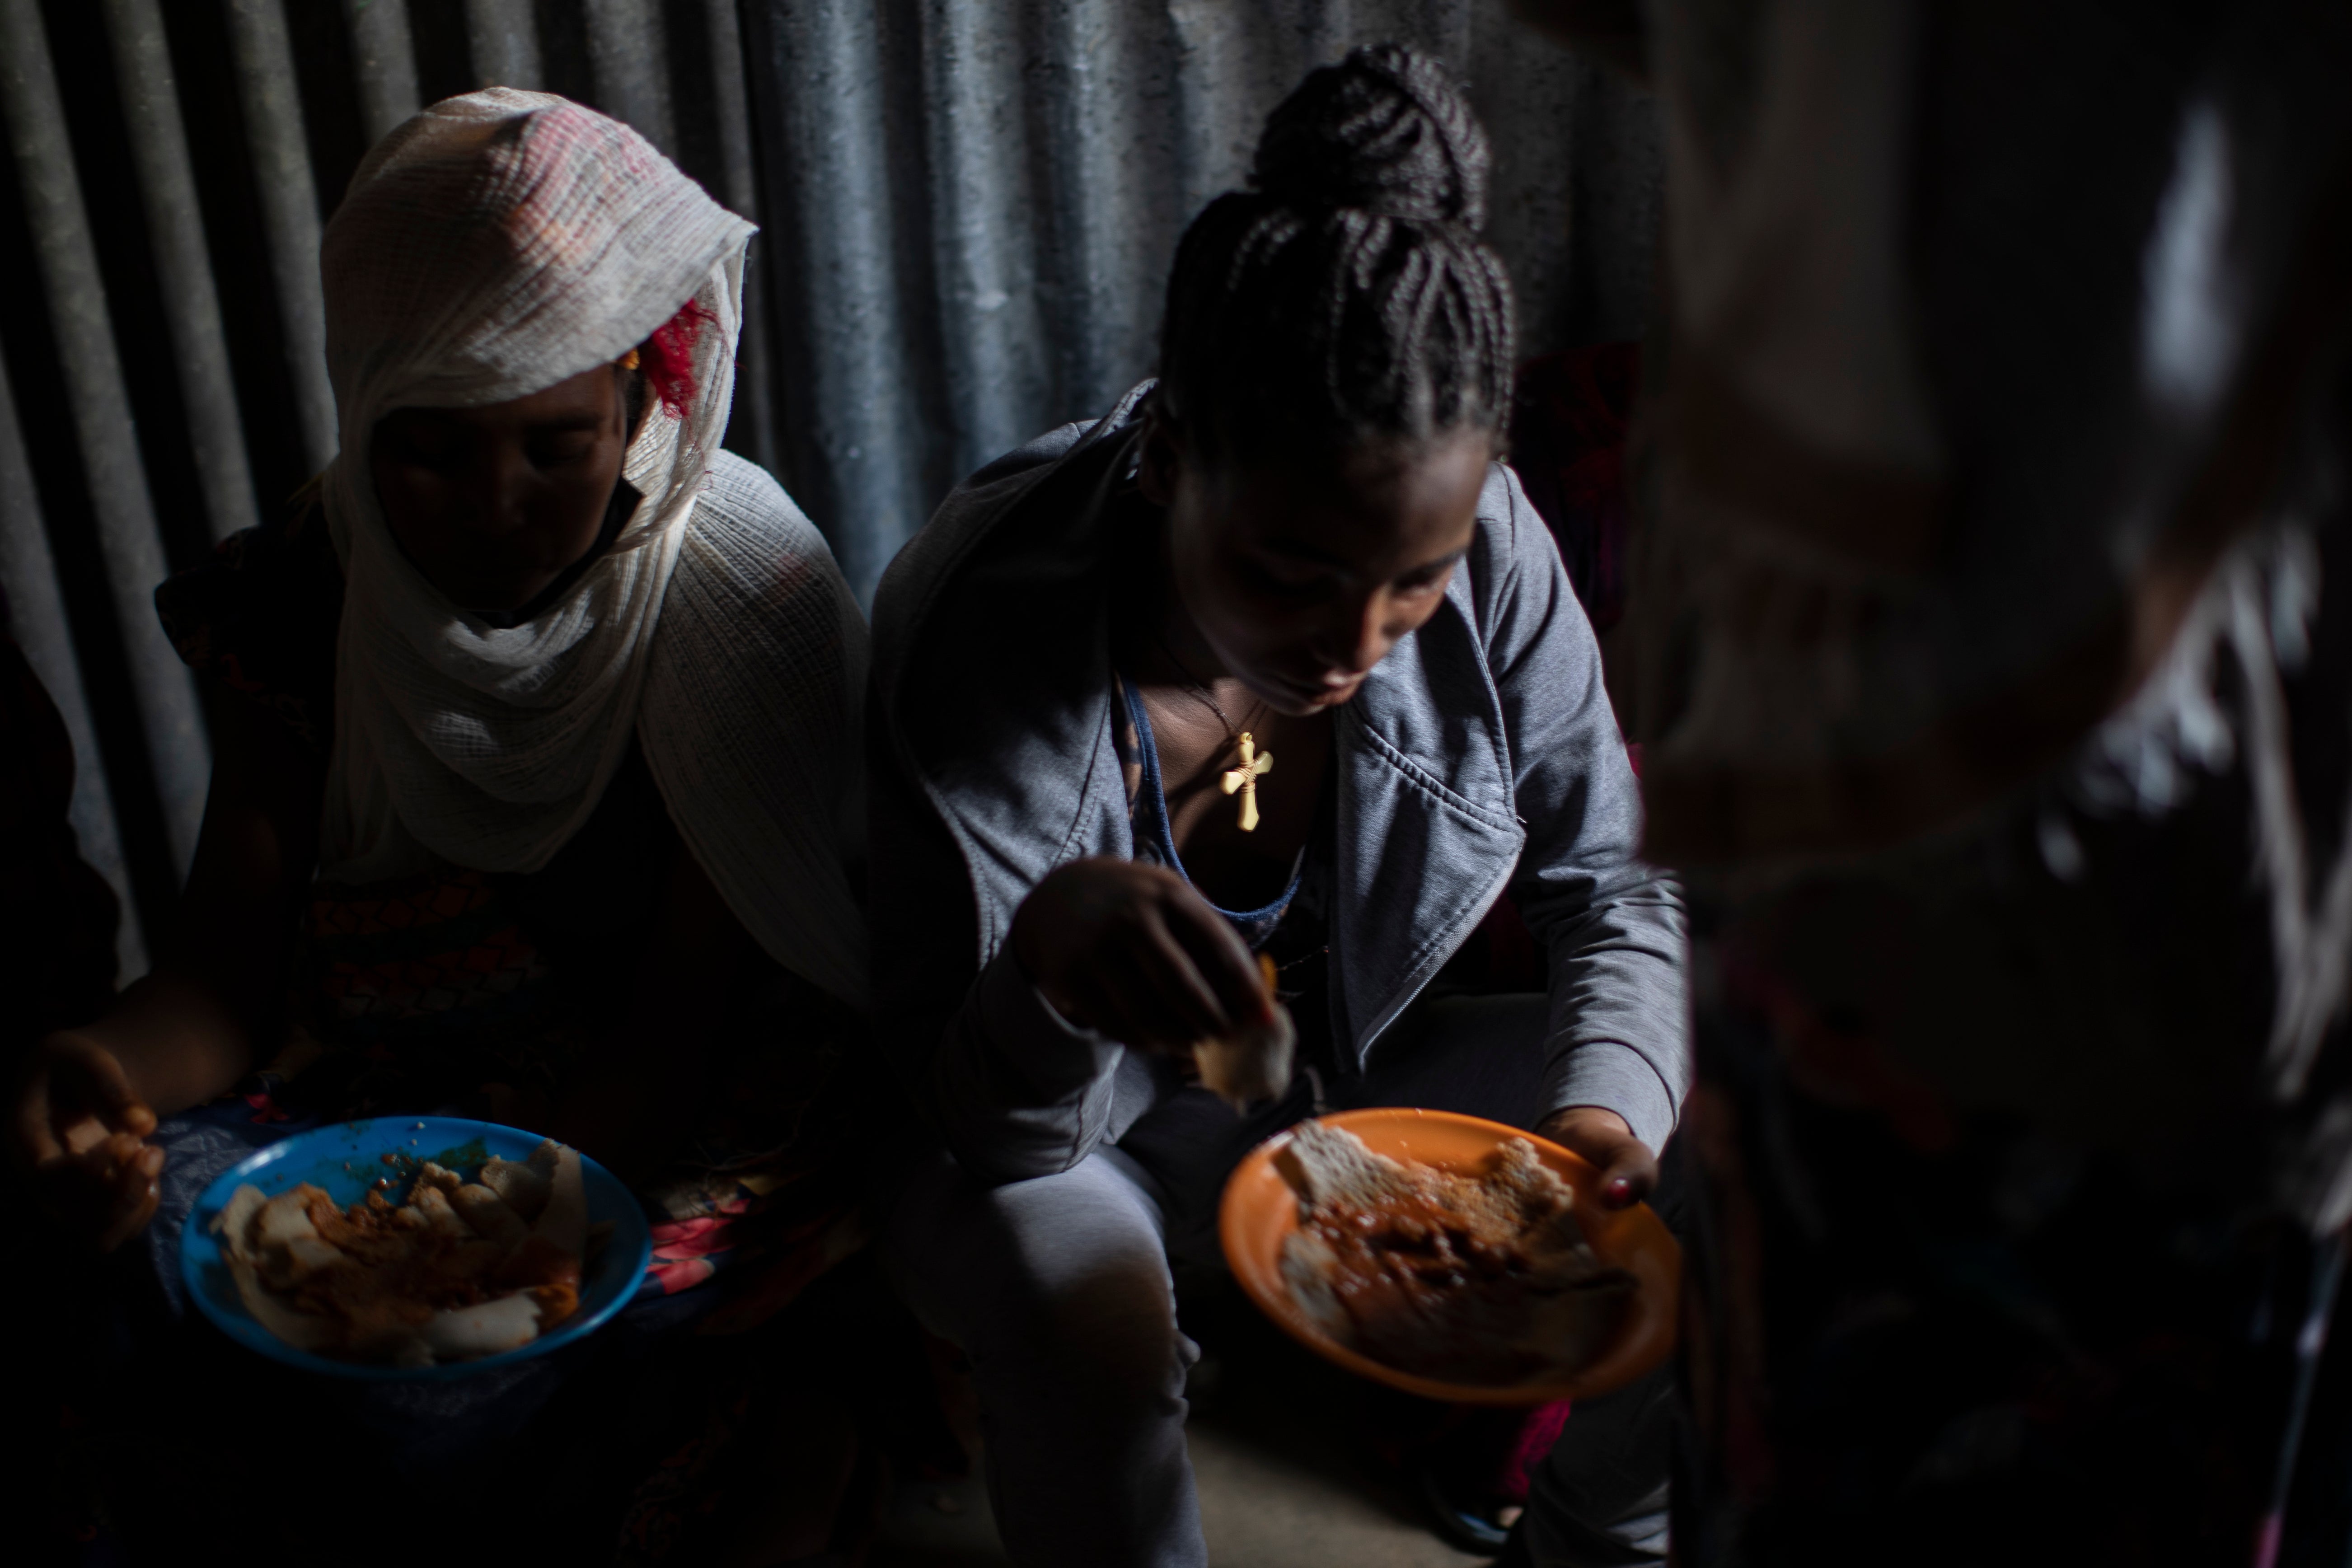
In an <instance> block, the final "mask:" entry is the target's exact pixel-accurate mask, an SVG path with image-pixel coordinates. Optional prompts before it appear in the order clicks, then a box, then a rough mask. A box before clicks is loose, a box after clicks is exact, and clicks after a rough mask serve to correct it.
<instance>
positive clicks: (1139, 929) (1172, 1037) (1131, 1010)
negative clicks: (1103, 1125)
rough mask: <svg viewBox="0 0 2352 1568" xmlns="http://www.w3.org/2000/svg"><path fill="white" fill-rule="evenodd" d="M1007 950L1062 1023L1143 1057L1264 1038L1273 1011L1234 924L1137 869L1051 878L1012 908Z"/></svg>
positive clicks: (1119, 864) (1073, 867)
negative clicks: (1205, 1043) (1244, 1037)
mask: <svg viewBox="0 0 2352 1568" xmlns="http://www.w3.org/2000/svg"><path fill="white" fill-rule="evenodd" d="M1012 945H1013V959H1014V961H1015V962H1017V963H1019V964H1020V965H1021V971H1022V973H1024V974H1026V975H1027V976H1028V977H1029V981H1030V984H1033V985H1034V986H1036V987H1037V989H1038V991H1039V992H1040V993H1041V994H1043V995H1044V996H1045V1000H1046V1001H1048V1002H1050V1003H1052V1004H1053V1005H1054V1008H1055V1011H1056V1012H1058V1013H1060V1014H1061V1015H1062V1016H1063V1017H1065V1018H1066V1019H1068V1020H1069V1021H1070V1022H1071V1023H1073V1024H1076V1025H1077V1026H1080V1027H1081V1028H1088V1029H1094V1030H1096V1031H1097V1032H1099V1033H1101V1034H1104V1035H1107V1036H1108V1037H1111V1038H1112V1039H1115V1040H1118V1041H1119V1042H1120V1043H1121V1044H1123V1045H1128V1046H1132V1047H1137V1048H1139V1049H1142V1050H1150V1051H1160V1052H1165V1053H1168V1054H1171V1055H1178V1054H1190V1053H1191V1052H1192V1050H1193V1047H1194V1046H1195V1045H1196V1044H1197V1043H1198V1042H1200V1041H1202V1040H1223V1039H1231V1038H1233V1037H1235V1036H1236V1035H1237V1034H1239V1033H1241V1032H1242V1031H1244V1030H1254V1029H1263V1028H1265V1027H1267V1026H1270V1025H1271V1024H1272V1021H1273V1019H1274V1016H1275V1015H1276V1011H1277V1009H1276V1004H1275V1001H1274V998H1273V995H1272V994H1271V993H1270V991H1269V990H1268V989H1267V987H1266V985H1265V981H1264V979H1263V977H1262V976H1261V975H1260V973H1259V972H1258V966H1257V963H1256V962H1255V960H1254V959H1253V958H1252V957H1251V955H1250V951H1249V949H1248V947H1247V946H1246V945H1244V943H1243V942H1242V939H1241V936H1240V934H1239V933H1238V932H1236V931H1234V928H1233V924H1232V922H1231V921H1227V920H1226V919H1225V918H1224V916H1223V915H1221V914H1219V913H1217V911H1216V910H1213V909H1212V908H1210V906H1209V903H1208V901H1207V900H1204V899H1202V897H1201V895H1200V894H1199V893H1197V892H1195V891H1193V890H1192V884H1191V883H1189V882H1187V881H1185V880H1184V879H1183V878H1181V877H1180V876H1178V875H1177V874H1176V873H1174V872H1173V871H1170V870H1167V869H1165V868H1161V867H1159V866H1153V865H1149V864H1146V863H1144V862H1141V861H1136V860H1122V859H1118V858H1114V857H1110V856H1096V857H1092V858H1087V859H1084V860H1073V861H1071V862H1070V863H1069V864H1068V865H1066V866H1063V867H1061V868H1058V869H1056V870H1055V871H1054V872H1053V873H1052V874H1051V875H1049V876H1047V877H1046V878H1045V880H1043V881H1041V882H1039V883H1038V884H1037V886H1036V887H1035V888H1034V889H1031V890H1030V893H1029V896H1028V897H1027V898H1026V899H1024V900H1022V903H1021V909H1020V912H1019V913H1017V914H1015V915H1014V916H1013V934H1012Z"/></svg>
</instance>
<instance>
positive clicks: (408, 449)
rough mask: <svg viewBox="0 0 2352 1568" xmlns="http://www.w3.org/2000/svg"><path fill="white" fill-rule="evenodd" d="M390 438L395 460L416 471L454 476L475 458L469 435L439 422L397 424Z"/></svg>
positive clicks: (391, 430) (390, 433) (391, 428)
mask: <svg viewBox="0 0 2352 1568" xmlns="http://www.w3.org/2000/svg"><path fill="white" fill-rule="evenodd" d="M387 434H388V435H389V436H390V437H391V441H390V443H389V445H390V447H391V448H392V449H391V451H390V453H389V454H388V455H389V456H390V457H391V458H392V460H393V461H394V462H396V463H400V464H404V465H405V466H406V467H409V468H425V469H429V470H431V471H432V472H434V473H450V472H454V471H455V470H457V469H459V468H464V467H465V466H466V465H467V463H468V462H470V461H471V460H472V458H473V450H472V448H473V443H472V442H471V441H469V440H468V439H467V436H466V433H465V431H464V430H463V429H462V428H457V427H454V426H449V425H446V424H443V423H440V422H437V421H424V420H415V421H409V420H403V421H397V422H394V424H393V425H392V426H391V427H390V429H389V430H388V431H387Z"/></svg>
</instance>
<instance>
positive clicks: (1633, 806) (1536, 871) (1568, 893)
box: [1473, 464, 1691, 1149]
mask: <svg viewBox="0 0 2352 1568" xmlns="http://www.w3.org/2000/svg"><path fill="white" fill-rule="evenodd" d="M1479 510H1480V515H1481V517H1482V519H1483V520H1484V521H1485V522H1486V527H1485V528H1484V529H1483V530H1482V533H1483V534H1484V535H1485V540H1484V543H1483V547H1482V555H1481V558H1480V559H1476V560H1474V562H1473V566H1474V569H1475V570H1477V571H1478V573H1479V575H1480V579H1481V580H1480V582H1479V584H1477V590H1478V591H1477V598H1478V602H1479V608H1480V615H1481V618H1482V620H1483V622H1484V625H1483V626H1482V628H1481V629H1482V631H1483V634H1484V636H1485V638H1486V651H1487V662H1488V667H1489V668H1490V669H1491V670H1492V671H1493V673H1494V678H1495V684H1496V691H1497V693H1498V695H1499V696H1500V698H1501V701H1502V709H1503V718H1504V722H1505V724H1506V726H1507V730H1508V731H1509V735H1510V742H1511V755H1512V766H1513V769H1514V787H1515V790H1516V800H1517V812H1518V815H1519V817H1520V819H1521V820H1522V821H1523V822H1524V823H1525V824H1526V829H1527V844H1526V847H1525V848H1524V849H1523V850H1522V851H1521V853H1520V857H1519V865H1518V869H1517V873H1516V874H1515V875H1514V877H1513V879H1512V883H1511V890H1512V893H1513V895H1514V897H1515V898H1516V899H1517V901H1518V906H1519V910H1520V912H1521V914H1522V915H1524V916H1525V917H1526V920H1527V922H1528V928H1529V929H1530V930H1531V931H1533V932H1534V933H1535V937H1536V940H1537V941H1538V942H1539V943H1540V944H1541V945H1542V946H1543V949H1544V951H1545V952H1546V954H1547V955H1548V957H1549V974H1550V980H1549V994H1550V1000H1551V1017H1550V1031H1549V1037H1548V1039H1547V1047H1546V1049H1547V1058H1546V1069H1545V1077H1544V1092H1545V1096H1546V1103H1545V1105H1544V1107H1543V1110H1544V1113H1545V1114H1547V1115H1549V1114H1550V1113H1551V1112H1553V1111H1556V1110H1564V1109H1566V1108H1568V1107H1570V1106H1575V1105H1597V1106H1601V1107H1604V1108H1606V1109H1608V1110H1613V1111H1616V1112H1617V1113H1618V1114H1619V1115H1621V1116H1622V1117H1623V1118H1624V1119H1625V1121H1626V1124H1627V1125H1628V1126H1630V1127H1631V1128H1632V1129H1633V1133H1634V1135H1635V1136H1636V1137H1638V1138H1640V1139H1641V1140H1642V1142H1644V1143H1646V1144H1648V1145H1649V1146H1650V1147H1651V1148H1652V1149H1656V1148H1658V1147H1659V1146H1661V1145H1662V1144H1663V1143H1664V1142H1665V1140H1666V1137H1667V1135H1668V1134H1670V1133H1671V1132H1672V1131H1674V1128H1675V1120H1676V1118H1677V1117H1678V1115H1679V1114H1680V1111H1681V1108H1682V1101H1683V1096H1684V1094H1685V1092H1686V1091H1687V1089H1689V1087H1690V1078H1691V1063H1690V1028H1689V1002H1688V997H1687V994H1686V991H1685V961H1686V954H1687V947H1688V940H1687V935H1686V932H1685V921H1684V913H1683V903H1682V895H1681V891H1680V889H1678V888H1677V887H1676V886H1675V883H1674V881H1673V880H1672V879H1670V878H1668V877H1667V876H1665V875H1664V873H1662V872H1659V871H1657V870H1654V869H1653V868H1650V867H1648V866H1646V865H1644V864H1643V862H1642V861H1641V859H1640V858H1639V850H1640V847H1641V839H1642V802H1641V793H1640V786H1639V784H1638V783H1637V781H1636V780H1635V779H1634V776H1633V767H1632V765H1631V763H1629V762H1628V761H1627V758H1626V754H1625V742H1624V740H1623V737H1622V735H1621V734H1620V733H1619V731H1618V729H1617V719H1616V713H1615V711H1614V710H1612V708H1611V706H1610V702H1609V696H1608V693H1607V691H1606V690H1605V689H1603V688H1602V685H1601V650H1600V647H1599V644H1598V643H1597V642H1596V641H1595V639H1594V637H1593V635H1592V627H1591V625H1590V624H1589V623H1588V622H1587V621H1586V620H1585V616H1584V610H1583V607H1582V606H1581V605H1579V604H1578V603H1577V601H1576V595H1575V592H1574V590H1573V589H1571V588H1570V585H1569V581H1568V574H1567V573H1566V571H1565V570H1564V569H1563V568H1562V567H1561V565H1560V562H1559V551H1558V549H1557V548H1556V547H1555V546H1554V544H1553V543H1552V540H1551V536H1550V534H1549V531H1546V529H1545V528H1544V525H1543V520H1542V519H1541V518H1540V517H1538V515H1537V513H1536V511H1535V509H1534V508H1533V507H1532V506H1530V505H1529V504H1528V499H1527V496H1526V494H1525V493H1524V492H1523V491H1522V490H1521V489H1520V488H1519V482H1518V479H1517V476H1516V475H1514V474H1512V473H1511V471H1510V470H1509V469H1508V468H1505V467H1503V466H1502V465H1500V464H1497V465H1496V467H1495V468H1494V469H1493V471H1492V472H1491V474H1490V476H1489V478H1488V480H1487V486H1486V495H1485V496H1484V497H1483V498H1482V499H1481V505H1480V509H1479Z"/></svg>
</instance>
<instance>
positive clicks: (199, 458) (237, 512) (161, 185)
mask: <svg viewBox="0 0 2352 1568" xmlns="http://www.w3.org/2000/svg"><path fill="white" fill-rule="evenodd" d="M106 29H107V34H108V36H109V37H110V39H111V40H112V42H113V45H114V63H115V70H116V72H117V73H118V74H119V75H120V77H121V83H122V115H123V119H124V121H125V122H126V128H127V129H128V130H129V131H130V132H131V157H132V160H133V161H134V162H135V163H136V164H137V165H138V169H139V191H140V195H141V196H142V198H143V199H144V201H145V204H146V212H147V236H148V240H149V243H150V244H151V246H152V248H153V250H154V255H155V276H156V280H157V281H158V282H159V283H161V284H162V285H163V314H164V319H165V321H166V322H167V323H168V324H169V328H170V331H171V334H172V360H173V364H174V365H175V366H176V367H177V369H178V371H179V373H180V397H181V401H182V402H183V404H184V405H185V408H186V416H187V420H188V436H189V441H190V445H191V446H192V447H194V451H195V458H196V483H197V485H198V486H199V487H200V488H201V489H202V490H203V491H204V498H205V519H206V521H209V522H210V523H211V525H212V534H213V537H214V538H215V539H226V538H227V537H228V536H229V535H230V534H232V533H235V532H236V531H237V530H238V529H241V528H250V527H252V526H253V525H254V523H255V522H256V521H258V517H257V512H256V510H255V508H254V502H253V474H252V471H251V469H250V468H248V467H247V463H246V457H245V428H244V425H243V422H242V421H240V420H239V419H238V417H237V409H236V383H235V381H234V380H233V379H232V378H231V376H230V374H229V363H228V339H227V337H226V335H225V334H224V333H223V331H222V330H221V313H220V297H219V296H218V295H217V294H216V293H215V292H214V289H213V267H212V258H211V255H210V254H209V252H207V251H206V249H205V220H204V216H203V214H202V212H201V211H200V210H199V209H198V207H197V205H196V177H195V173H194V170H193V169H192V168H191V167H190V166H189V163H188V138H187V132H186V131H185V130H184V128H183V127H182V125H181V123H180V93H179V88H178V85H177V84H176V83H175V82H173V79H172V54H171V48H170V46H169V45H168V43H167V42H166V40H165V38H164V36H163V12H162V10H161V9H160V8H159V7H158V5H157V0H106Z"/></svg>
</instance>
